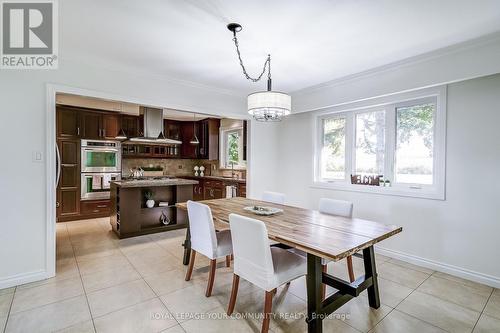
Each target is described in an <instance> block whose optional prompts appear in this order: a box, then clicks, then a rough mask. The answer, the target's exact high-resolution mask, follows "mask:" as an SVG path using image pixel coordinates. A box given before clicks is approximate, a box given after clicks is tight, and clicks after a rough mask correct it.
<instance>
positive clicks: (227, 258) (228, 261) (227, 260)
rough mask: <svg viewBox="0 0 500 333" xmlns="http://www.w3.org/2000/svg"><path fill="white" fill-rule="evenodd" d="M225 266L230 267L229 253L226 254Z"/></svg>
mask: <svg viewBox="0 0 500 333" xmlns="http://www.w3.org/2000/svg"><path fill="white" fill-rule="evenodd" d="M226 267H231V255H227V256H226Z"/></svg>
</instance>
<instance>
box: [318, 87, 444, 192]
mask: <svg viewBox="0 0 500 333" xmlns="http://www.w3.org/2000/svg"><path fill="white" fill-rule="evenodd" d="M445 93H446V90H445V88H444V87H442V88H429V89H426V90H424V91H421V92H418V91H417V92H411V93H404V94H397V95H394V96H387V97H382V98H380V100H377V99H374V100H373V101H371V102H369V101H363V102H359V103H352V105H344V106H342V107H343V108H344V110H342V109H340V107H339V108H336V109H335V110H334V112H330V113H326V114H323V115H320V116H318V132H317V133H318V140H317V141H316V142H317V144H316V150H315V151H316V153H315V159H316V166H317V167H316V169H315V177H314V184H315V186H319V187H326V188H335V189H346V190H353V191H364V192H375V193H387V194H394V195H403V196H417V197H424V198H434V199H444V171H445V168H444V161H445V156H444V152H445V150H444V147H445V124H446V118H445V117H446V105H445ZM405 97H407V98H405ZM391 99H392V100H391ZM370 104H371V105H370ZM351 175H361V176H362V177H363V176H381V177H382V179H383V180H386V181H387V185H388V186H367V185H366V186H365V185H355V184H351V177H350V176H351ZM389 184H390V186H389Z"/></svg>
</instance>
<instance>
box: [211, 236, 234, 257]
mask: <svg viewBox="0 0 500 333" xmlns="http://www.w3.org/2000/svg"><path fill="white" fill-rule="evenodd" d="M215 236H216V237H217V250H216V258H214V259H217V258H222V257H225V256H228V255H230V254H233V243H232V241H231V231H230V230H223V231H220V232H217V233H216V234H215Z"/></svg>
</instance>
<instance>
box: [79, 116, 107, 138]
mask: <svg viewBox="0 0 500 333" xmlns="http://www.w3.org/2000/svg"><path fill="white" fill-rule="evenodd" d="M101 117H102V116H101V114H100V113H97V112H82V113H81V123H82V131H83V132H82V137H83V138H85V139H97V140H98V139H102V135H101V133H102V128H101Z"/></svg>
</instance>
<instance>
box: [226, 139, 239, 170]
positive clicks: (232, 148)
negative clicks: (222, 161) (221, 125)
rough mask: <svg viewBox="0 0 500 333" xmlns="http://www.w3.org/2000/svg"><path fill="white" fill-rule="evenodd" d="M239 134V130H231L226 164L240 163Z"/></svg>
mask: <svg viewBox="0 0 500 333" xmlns="http://www.w3.org/2000/svg"><path fill="white" fill-rule="evenodd" d="M239 141H240V140H239V134H238V132H230V133H228V135H227V155H226V158H227V162H226V165H230V163H234V164H238V162H239V160H240V159H239Z"/></svg>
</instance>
